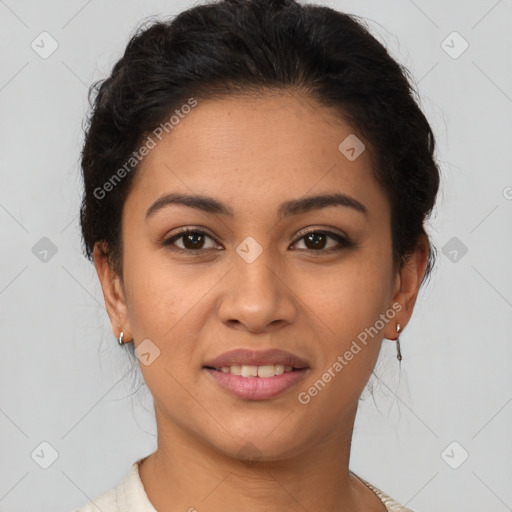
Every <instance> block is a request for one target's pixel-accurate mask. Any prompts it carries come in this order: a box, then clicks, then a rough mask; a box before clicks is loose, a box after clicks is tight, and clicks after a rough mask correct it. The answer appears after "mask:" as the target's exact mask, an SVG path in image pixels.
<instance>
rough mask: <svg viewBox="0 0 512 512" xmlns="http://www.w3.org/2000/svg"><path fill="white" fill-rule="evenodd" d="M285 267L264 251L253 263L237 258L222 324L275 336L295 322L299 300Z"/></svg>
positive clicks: (224, 294) (229, 277)
mask: <svg viewBox="0 0 512 512" xmlns="http://www.w3.org/2000/svg"><path fill="white" fill-rule="evenodd" d="M282 268H283V267H282V265H279V263H278V262H277V261H276V259H275V258H273V257H272V255H271V251H269V250H264V251H263V252H262V253H261V254H260V255H259V256H258V257H257V258H256V260H254V261H253V262H252V263H248V262H246V261H245V260H244V259H243V258H242V257H240V256H239V255H238V254H237V253H234V254H233V269H232V271H231V272H229V273H228V275H227V276H226V279H225V280H224V286H223V288H222V297H221V300H220V304H219V306H218V315H219V317H220V319H221V321H222V322H223V323H224V324H226V325H227V326H228V327H230V328H233V329H240V330H247V331H249V332H251V333H264V332H272V331H274V330H276V329H280V328H282V327H284V326H286V325H290V324H292V323H293V322H294V321H295V318H296V316H297V311H298V307H297V305H298V300H297V298H296V297H295V296H294V293H293V290H292V286H291V284H290V283H287V282H286V281H287V279H286V275H285V273H284V272H283V271H282Z"/></svg>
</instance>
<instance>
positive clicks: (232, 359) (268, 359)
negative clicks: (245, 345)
mask: <svg viewBox="0 0 512 512" xmlns="http://www.w3.org/2000/svg"><path fill="white" fill-rule="evenodd" d="M270 365H274V366H276V365H282V366H285V367H286V366H291V367H292V368H293V369H296V370H300V369H305V368H309V365H308V363H307V362H306V361H305V360H304V359H302V358H301V357H299V356H297V355H295V354H292V353H291V352H286V351H284V350H280V349H270V350H249V349H234V350H230V351H228V352H224V353H223V354H221V355H220V356H217V357H215V358H214V359H209V360H207V361H206V362H205V363H204V367H205V368H211V369H215V370H221V369H222V368H223V367H230V366H270Z"/></svg>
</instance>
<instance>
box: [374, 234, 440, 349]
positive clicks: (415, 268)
mask: <svg viewBox="0 0 512 512" xmlns="http://www.w3.org/2000/svg"><path fill="white" fill-rule="evenodd" d="M429 250H430V248H429V244H428V239H427V236H426V235H421V237H420V238H419V240H418V243H417V246H416V249H415V251H414V253H413V254H411V255H410V256H409V257H408V258H407V261H406V262H405V263H404V265H403V267H402V268H401V269H400V270H399V271H398V272H397V275H396V279H395V287H394V292H393V301H392V304H391V305H390V306H391V307H392V308H393V309H394V310H395V311H396V312H397V313H396V315H395V319H394V321H393V322H389V323H388V324H387V325H386V328H385V332H384V337H385V338H386V339H388V340H396V338H397V337H398V334H397V332H396V325H397V324H400V327H401V331H402V330H403V329H404V328H405V326H406V325H407V323H408V322H409V319H410V318H411V316H412V312H413V310H414V305H415V304H416V299H417V297H418V292H419V289H420V285H421V281H422V279H423V276H424V274H425V270H426V268H427V264H428V255H429ZM399 305H400V306H399ZM393 306H394V307H393ZM401 331H400V332H401Z"/></svg>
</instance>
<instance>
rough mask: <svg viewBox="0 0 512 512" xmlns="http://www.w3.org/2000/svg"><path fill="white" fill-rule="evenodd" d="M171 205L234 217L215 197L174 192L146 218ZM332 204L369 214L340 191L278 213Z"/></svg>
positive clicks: (288, 204) (303, 200)
mask: <svg viewBox="0 0 512 512" xmlns="http://www.w3.org/2000/svg"><path fill="white" fill-rule="evenodd" d="M171 205H184V206H188V207H190V208H195V209H197V210H201V211H203V212H206V213H213V214H221V215H227V216H229V217H234V212H233V210H232V209H231V208H230V207H229V206H227V205H225V204H224V203H222V202H220V201H218V200H217V199H214V198H213V197H208V196H203V195H188V194H176V193H173V194H165V195H163V196H162V197H160V198H158V199H157V200H156V201H155V202H154V203H153V204H152V205H151V206H150V207H149V208H148V210H147V212H146V219H148V218H149V217H151V216H152V215H154V214H155V213H156V212H157V211H159V210H162V209H163V208H166V207H168V206H171ZM330 206H344V207H346V208H352V209H353V210H355V211H357V212H360V213H362V214H364V215H367V214H368V210H367V208H366V206H364V204H362V203H360V202H359V201H357V199H354V198H353V197H350V196H348V195H346V194H342V193H339V192H337V193H333V194H321V195H317V196H306V197H302V198H300V199H292V200H290V201H285V202H284V203H282V204H281V205H280V206H279V208H278V210H277V213H278V216H279V218H283V217H288V216H291V215H299V214H301V213H307V212H310V211H313V210H321V209H323V208H328V207H330Z"/></svg>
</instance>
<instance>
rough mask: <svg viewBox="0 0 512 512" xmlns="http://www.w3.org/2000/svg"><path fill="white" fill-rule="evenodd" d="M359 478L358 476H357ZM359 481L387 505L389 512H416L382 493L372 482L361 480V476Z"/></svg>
mask: <svg viewBox="0 0 512 512" xmlns="http://www.w3.org/2000/svg"><path fill="white" fill-rule="evenodd" d="M356 476H357V475H356ZM357 478H359V480H361V481H362V482H363V483H364V484H365V485H366V486H367V487H369V488H370V489H371V490H372V491H373V492H374V493H375V494H376V495H377V496H378V497H379V499H380V500H381V501H382V503H384V505H386V509H387V511H388V512H414V510H412V509H410V508H407V507H404V506H403V505H401V504H400V503H398V501H396V500H394V499H393V498H392V497H391V496H388V495H387V494H385V493H384V492H382V491H381V490H380V489H378V488H377V487H375V486H374V485H372V484H371V483H370V482H367V481H366V480H365V479H364V478H361V477H360V476H357Z"/></svg>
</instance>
